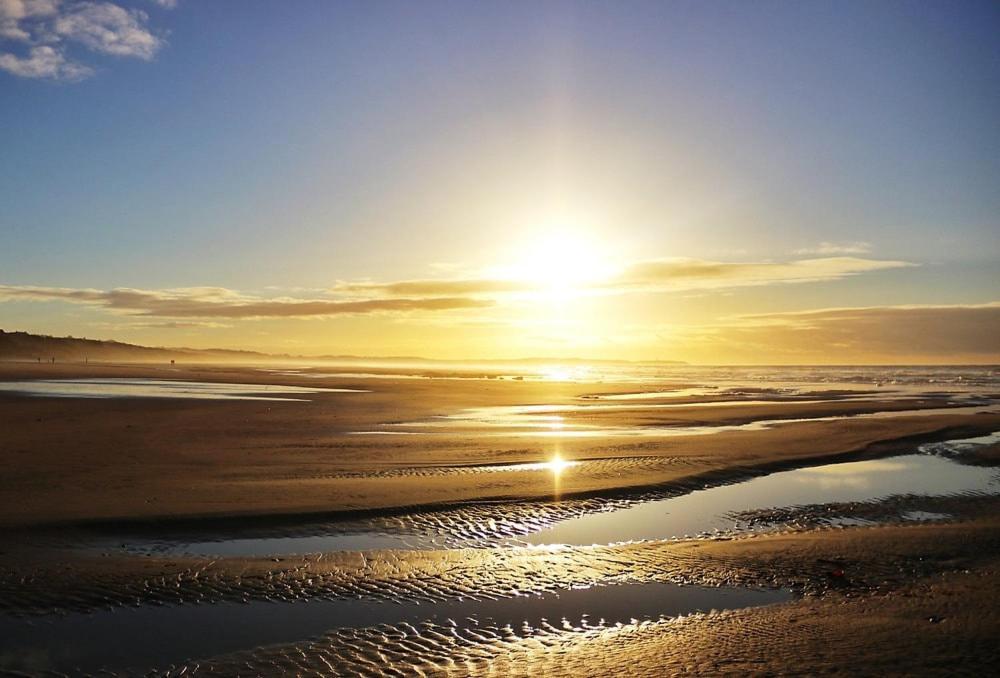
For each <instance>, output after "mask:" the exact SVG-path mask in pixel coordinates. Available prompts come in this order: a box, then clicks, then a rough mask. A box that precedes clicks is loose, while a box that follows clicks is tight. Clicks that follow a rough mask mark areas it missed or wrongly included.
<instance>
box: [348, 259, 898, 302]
mask: <svg viewBox="0 0 1000 678" xmlns="http://www.w3.org/2000/svg"><path fill="white" fill-rule="evenodd" d="M914 265H915V264H912V263H909V262H906V261H887V260H880V259H862V258H857V257H826V258H820V259H800V260H797V261H789V262H720V261H708V260H705V259H681V258H672V259H650V260H646V261H638V262H634V263H632V264H629V265H627V266H625V267H624V268H622V269H621V270H620V271H619V272H618V273H617V274H615V275H612V276H610V277H608V278H607V279H605V280H599V281H594V282H592V283H588V284H583V285H580V286H579V287H580V288H581V291H585V292H593V293H598V294H602V293H603V294H614V293H625V292H634V291H647V292H674V291H691V290H717V289H724V288H737V287H751V286H758V285H773V284H780V283H805V282H818V281H824V280H838V279H841V278H846V277H848V276H853V275H859V274H862V273H868V272H872V271H881V270H888V269H894V268H903V267H907V266H914ZM536 287H537V284H533V283H531V282H530V281H521V280H508V279H501V278H491V277H470V276H466V277H462V278H444V279H438V280H434V279H418V280H399V281H392V282H342V283H338V284H337V285H336V286H335V287H334V288H333V289H334V291H336V292H363V293H369V294H380V295H386V296H397V295H398V296H405V295H413V294H418V295H425V296H446V295H461V296H476V297H479V296H500V295H504V294H508V293H520V292H526V291H530V290H532V289H535V288H536Z"/></svg>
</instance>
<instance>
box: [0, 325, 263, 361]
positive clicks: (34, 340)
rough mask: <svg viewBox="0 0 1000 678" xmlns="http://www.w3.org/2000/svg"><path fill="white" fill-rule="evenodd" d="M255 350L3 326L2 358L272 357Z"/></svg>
mask: <svg viewBox="0 0 1000 678" xmlns="http://www.w3.org/2000/svg"><path fill="white" fill-rule="evenodd" d="M273 357H274V356H268V355H266V354H264V353H254V352H253V351H230V350H225V349H210V350H199V349H193V348H151V347H149V346H137V345H136V344H125V343H122V342H120V341H101V340H98V339H79V338H77V337H50V336H46V335H42V334H29V333H28V332H5V331H3V330H0V360H37V359H39V358H41V359H42V361H48V360H51V359H52V358H55V359H56V361H57V362H82V361H83V360H96V361H115V362H159V361H167V360H180V359H184V360H187V361H200V362H209V361H212V360H241V359H242V360H246V361H252V360H264V359H267V358H273Z"/></svg>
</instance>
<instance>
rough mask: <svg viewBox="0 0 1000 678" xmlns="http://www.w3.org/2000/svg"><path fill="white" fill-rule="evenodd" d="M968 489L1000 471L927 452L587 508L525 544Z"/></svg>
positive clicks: (620, 537)
mask: <svg viewBox="0 0 1000 678" xmlns="http://www.w3.org/2000/svg"><path fill="white" fill-rule="evenodd" d="M969 493H991V494H996V493H1000V471H998V470H997V469H992V468H982V467H975V466H964V465H962V464H958V463H956V462H954V461H951V460H949V459H945V458H942V457H939V456H934V455H930V454H910V455H904V456H900V457H890V458H888V459H876V460H872V461H860V462H851V463H843V464H829V465H825V466H815V467H812V468H803V469H796V470H794V471H784V472H780V473H773V474H771V475H767V476H761V477H759V478H754V479H752V480H747V481H745V482H741V483H736V484H733V485H723V486H720V487H712V488H708V489H705V490H696V491H694V492H691V493H690V494H685V495H682V496H679V497H672V498H669V499H662V500H659V501H650V502H646V503H640V504H637V505H635V506H631V507H629V508H625V509H620V510H613V511H604V512H599V513H592V514H589V515H584V516H580V517H578V518H571V519H569V520H565V521H562V522H559V523H556V524H555V525H553V526H552V527H551V528H548V529H544V530H541V531H539V532H536V533H534V534H530V535H527V536H525V537H523V540H524V541H526V542H527V543H529V544H574V545H589V544H611V543H616V542H624V541H639V540H644V539H649V540H654V539H671V538H675V537H684V536H696V535H699V534H704V533H706V532H713V531H716V530H718V531H727V530H732V529H735V528H737V527H739V524H738V521H736V520H734V519H733V518H732V517H731V515H732V514H736V513H743V512H749V511H755V510H760V509H769V508H779V507H793V506H801V505H808V504H829V503H840V502H852V501H865V502H868V501H878V500H880V499H885V498H887V497H891V496H894V495H903V494H906V495H924V496H947V495H959V494H969ZM903 518H904V519H906V516H903ZM912 519H917V518H912Z"/></svg>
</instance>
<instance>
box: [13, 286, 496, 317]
mask: <svg viewBox="0 0 1000 678" xmlns="http://www.w3.org/2000/svg"><path fill="white" fill-rule="evenodd" d="M12 300H31V301H65V302H70V303H77V304H86V305H92V306H99V307H102V308H105V309H108V310H110V311H114V312H119V313H123V314H126V315H133V316H153V317H161V318H227V319H259V318H310V317H328V316H337V315H363V314H370V313H406V312H412V311H448V310H455V309H469V308H483V307H485V306H490V305H492V303H493V302H491V301H486V300H477V299H470V298H463V297H432V298H392V299H347V300H336V299H296V298H289V297H280V298H263V297H254V296H248V295H242V294H239V293H237V292H234V291H232V290H228V289H225V288H216V287H195V288H180V289H172V290H137V289H129V288H118V289H113V290H107V291H105V290H95V289H73V288H60V287H31V286H17V285H4V286H0V301H12Z"/></svg>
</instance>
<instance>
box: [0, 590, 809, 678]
mask: <svg viewBox="0 0 1000 678" xmlns="http://www.w3.org/2000/svg"><path fill="white" fill-rule="evenodd" d="M791 597H792V594H791V593H790V592H789V591H787V590H756V589H741V588H708V587H698V586H680V585H676V584H662V583H654V584H620V585H612V586H602V587H593V588H587V589H568V590H562V591H555V592H549V593H545V594H542V595H534V594H532V595H521V596H517V597H513V598H503V599H500V600H448V601H442V602H436V603H420V604H418V603H409V602H406V603H394V602H376V601H371V600H331V601H310V602H279V603H274V602H253V603H248V604H240V603H224V604H215V605H183V606H164V607H151V606H146V607H140V608H135V609H116V610H111V611H103V612H96V613H91V614H67V615H65V616H60V617H54V616H47V617H37V618H18V617H11V616H8V615H0V670H22V671H29V672H41V671H46V670H50V671H63V672H94V671H98V670H100V669H102V668H105V669H110V670H113V671H121V670H133V671H144V670H149V669H153V668H160V669H163V668H166V667H168V666H170V665H172V664H180V663H183V662H188V661H191V660H194V659H205V658H208V657H213V656H217V655H220V654H225V653H229V652H235V651H239V650H246V649H251V648H254V647H259V646H261V645H272V644H277V643H288V642H293V641H299V640H303V639H305V638H309V637H314V636H317V635H319V634H322V633H325V632H327V631H331V630H333V629H337V628H367V627H372V626H376V625H379V624H390V625H396V624H403V623H408V624H420V623H421V622H425V621H432V622H436V623H443V622H447V621H448V620H453V621H454V622H455V624H456V625H457V627H473V628H475V627H477V626H479V625H480V624H487V623H489V624H493V625H496V626H505V625H510V626H511V627H513V628H518V627H521V626H522V625H523V624H524V623H525V622H527V623H528V624H530V625H533V626H535V625H539V624H540V623H541V622H542V621H543V620H547V621H548V622H549V623H550V624H552V625H554V626H560V625H561V624H562V621H563V620H566V621H567V622H568V623H569V624H570V625H571V626H572V627H580V626H584V625H586V626H590V627H594V626H603V625H613V624H615V623H618V622H621V623H629V622H630V621H632V620H644V619H659V618H660V617H674V616H678V615H682V614H689V613H692V612H698V611H701V612H707V611H710V610H713V609H714V610H723V609H737V608H745V607H754V606H759V605H768V604H773V603H779V602H784V601H787V600H791ZM470 618H472V619H470Z"/></svg>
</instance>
